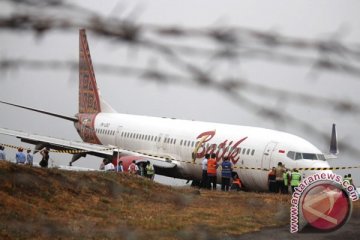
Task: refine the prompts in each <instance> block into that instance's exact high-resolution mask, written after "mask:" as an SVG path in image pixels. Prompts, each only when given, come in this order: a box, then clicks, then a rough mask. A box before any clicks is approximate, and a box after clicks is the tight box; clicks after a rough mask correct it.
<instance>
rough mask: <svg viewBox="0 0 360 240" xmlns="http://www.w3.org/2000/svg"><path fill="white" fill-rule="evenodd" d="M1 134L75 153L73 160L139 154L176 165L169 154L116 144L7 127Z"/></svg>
mask: <svg viewBox="0 0 360 240" xmlns="http://www.w3.org/2000/svg"><path fill="white" fill-rule="evenodd" d="M0 134H4V135H9V136H14V137H17V138H19V139H21V141H22V142H26V143H29V144H34V145H35V151H34V152H37V151H38V150H40V149H42V148H44V147H48V148H50V149H54V150H56V151H59V152H66V153H70V154H74V155H73V159H72V162H74V161H76V160H77V159H78V158H80V157H82V156H85V155H86V154H89V155H93V156H97V157H102V158H108V157H113V156H116V155H119V156H139V157H146V158H147V159H149V160H152V161H153V164H154V165H157V166H159V167H163V168H173V167H176V166H177V164H176V161H175V159H173V158H171V157H168V156H154V155H151V154H147V153H142V152H135V151H130V150H126V149H122V148H118V147H115V146H110V145H109V146H106V145H101V144H92V143H85V142H80V141H70V140H65V139H59V138H53V137H47V136H42V135H37V134H29V133H26V132H22V131H16V130H10V129H6V128H0Z"/></svg>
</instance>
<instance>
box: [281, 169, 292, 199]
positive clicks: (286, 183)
mask: <svg viewBox="0 0 360 240" xmlns="http://www.w3.org/2000/svg"><path fill="white" fill-rule="evenodd" d="M283 167H284V168H285V165H284V166H283ZM290 176H291V172H290V171H289V170H288V169H286V168H285V172H284V174H283V179H284V188H283V191H282V192H281V193H284V194H288V193H289V182H290V181H289V179H290Z"/></svg>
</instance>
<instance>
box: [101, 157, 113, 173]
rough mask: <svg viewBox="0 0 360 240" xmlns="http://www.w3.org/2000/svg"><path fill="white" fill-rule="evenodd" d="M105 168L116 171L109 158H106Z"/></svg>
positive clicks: (108, 170)
mask: <svg viewBox="0 0 360 240" xmlns="http://www.w3.org/2000/svg"><path fill="white" fill-rule="evenodd" d="M104 170H105V171H107V172H114V171H115V166H114V164H113V163H112V162H111V161H110V160H109V159H107V160H106V164H105V167H104Z"/></svg>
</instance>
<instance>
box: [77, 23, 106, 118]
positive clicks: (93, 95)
mask: <svg viewBox="0 0 360 240" xmlns="http://www.w3.org/2000/svg"><path fill="white" fill-rule="evenodd" d="M98 112H101V106H100V96H99V92H98V88H97V85H96V78H95V72H94V69H93V65H92V61H91V56H90V49H89V45H88V42H87V39H86V32H85V29H80V32H79V113H98Z"/></svg>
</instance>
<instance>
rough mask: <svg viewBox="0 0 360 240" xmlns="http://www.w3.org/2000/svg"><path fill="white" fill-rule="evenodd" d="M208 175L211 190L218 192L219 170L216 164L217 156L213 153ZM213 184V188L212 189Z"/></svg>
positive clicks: (209, 162) (208, 166) (208, 165)
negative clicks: (217, 174) (217, 172)
mask: <svg viewBox="0 0 360 240" xmlns="http://www.w3.org/2000/svg"><path fill="white" fill-rule="evenodd" d="M207 163H208V164H207V175H208V181H209V185H210V189H211V188H212V189H213V190H216V169H217V168H218V164H217V162H216V154H215V153H212V154H211V157H210V158H209V159H208V162H207ZM211 184H212V187H211Z"/></svg>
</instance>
